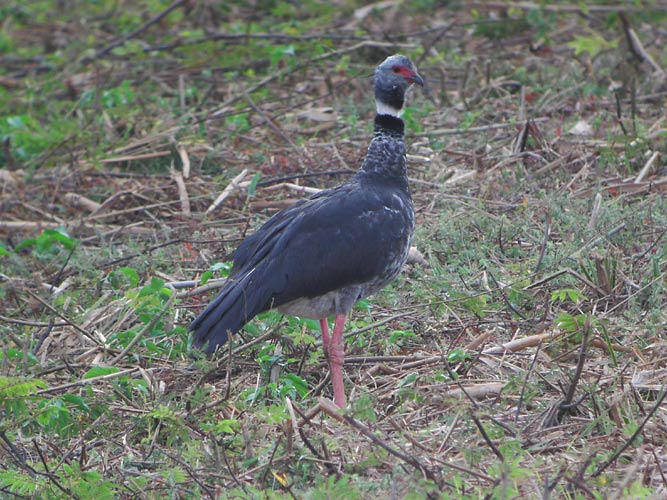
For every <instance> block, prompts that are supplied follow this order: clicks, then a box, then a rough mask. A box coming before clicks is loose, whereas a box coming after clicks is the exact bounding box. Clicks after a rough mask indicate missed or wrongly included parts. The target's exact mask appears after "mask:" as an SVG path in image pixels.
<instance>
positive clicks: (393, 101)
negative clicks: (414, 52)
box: [374, 54, 424, 116]
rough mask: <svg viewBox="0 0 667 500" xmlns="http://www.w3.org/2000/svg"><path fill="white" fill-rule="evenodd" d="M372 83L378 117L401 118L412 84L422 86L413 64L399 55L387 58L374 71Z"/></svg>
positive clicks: (422, 81)
mask: <svg viewBox="0 0 667 500" xmlns="http://www.w3.org/2000/svg"><path fill="white" fill-rule="evenodd" d="M374 82H375V104H376V105H377V112H378V114H379V115H392V116H401V113H402V112H403V105H404V104H405V94H406V93H407V91H408V89H410V87H412V84H413V83H416V84H417V85H419V86H421V87H423V86H424V79H423V78H422V77H421V76H420V75H419V73H417V68H416V67H415V65H414V64H413V62H412V61H411V60H410V59H408V58H407V57H405V56H402V55H400V54H397V55H393V56H389V57H387V58H386V59H385V60H384V61H383V62H382V64H380V65H379V66H378V67H377V68H376V69H375V76H374Z"/></svg>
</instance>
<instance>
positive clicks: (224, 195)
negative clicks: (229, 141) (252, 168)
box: [206, 168, 248, 215]
mask: <svg viewBox="0 0 667 500" xmlns="http://www.w3.org/2000/svg"><path fill="white" fill-rule="evenodd" d="M246 175H248V169H247V168H244V169H243V170H242V171H241V173H240V174H238V175H237V176H236V177H234V178H233V179H232V180H231V182H230V183H229V184H227V187H226V188H225V189H223V191H222V193H220V195H219V196H218V197H217V198H216V199H215V201H214V202H213V203H211V206H210V207H208V208H207V209H206V215H209V214H210V213H211V212H213V211H214V210H215V209H217V208H218V207H219V206H220V205H222V202H223V201H225V199H227V197H228V196H229V195H230V194H232V191H234V190H235V189H236V188H237V187H238V185H239V183H240V182H241V181H242V180H243V178H244V177H245V176H246Z"/></svg>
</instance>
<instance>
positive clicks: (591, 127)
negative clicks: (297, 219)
mask: <svg viewBox="0 0 667 500" xmlns="http://www.w3.org/2000/svg"><path fill="white" fill-rule="evenodd" d="M614 5H616V4H613V3H607V4H603V3H599V2H595V3H584V2H578V3H565V2H535V3H530V2H502V1H499V2H491V1H488V2H462V3H459V2H455V1H452V2H437V1H430V0H420V1H416V2H398V1H393V0H390V1H387V2H379V3H376V4H363V3H360V2H355V1H334V2H331V3H326V4H325V3H320V2H312V1H306V2H302V3H300V4H297V3H292V2H281V1H274V0H261V1H257V2H253V3H252V4H249V3H248V2H245V1H244V2H240V1H230V2H212V1H208V0H203V1H194V0H176V1H174V2H173V3H171V4H170V3H169V2H166V1H163V0H148V1H145V2H126V1H123V0H120V1H117V2H84V1H81V0H62V1H59V2H52V1H41V2H28V3H25V2H18V1H13V0H9V2H5V3H4V4H3V5H2V6H0V19H2V24H1V25H0V26H1V28H0V30H1V31H0V140H1V141H2V144H1V145H0V146H1V147H0V186H1V187H2V190H1V192H0V286H1V288H0V301H1V306H0V347H1V352H0V356H1V357H2V374H1V375H0V403H1V404H2V411H1V412H0V446H1V448H2V453H1V454H0V457H1V458H0V491H2V495H5V496H6V497H7V498H90V497H93V496H94V497H96V498H98V499H101V498H128V499H129V498H164V497H170V498H276V499H283V498H285V499H287V498H312V499H320V498H331V499H334V498H392V499H393V498H396V499H397V498H456V499H468V498H471V499H472V498H545V499H546V498H661V497H664V496H665V495H667V478H666V477H665V468H666V467H667V456H666V455H665V443H666V442H667V411H666V408H667V407H665V405H664V404H663V400H664V397H665V393H664V391H663V387H664V386H665V379H666V378H667V366H666V361H665V360H666V359H667V347H666V346H667V344H666V342H665V323H666V315H667V313H665V311H666V296H665V292H664V289H665V281H666V277H667V245H666V244H665V234H666V233H667V202H666V201H665V199H664V195H663V193H664V191H665V190H667V168H666V160H665V153H666V152H667V151H666V149H667V148H666V147H665V137H666V136H667V129H666V128H665V115H664V105H665V99H666V98H667V81H666V78H667V76H666V73H665V69H664V68H667V55H666V54H665V51H664V47H665V45H666V44H667V31H665V29H664V26H665V21H667V9H661V8H658V7H657V6H658V5H659V2H651V1H644V2H632V3H623V4H622V6H618V7H617V6H614ZM396 52H401V53H404V54H406V55H408V56H409V57H411V58H412V60H413V61H415V63H416V64H417V66H418V68H419V71H420V73H421V74H422V75H423V76H424V77H425V79H426V80H427V87H426V89H425V90H424V91H423V92H421V91H419V90H417V91H416V92H414V93H413V94H412V95H411V97H410V101H409V104H408V109H407V111H406V113H405V117H404V118H405V121H406V129H407V138H406V140H407V143H408V153H409V164H410V183H411V189H412V193H413V197H414V202H415V208H416V212H417V224H418V229H417V233H416V236H415V241H414V246H415V249H416V250H417V251H418V252H419V253H415V254H414V258H413V259H412V261H411V263H410V264H409V265H408V266H407V267H406V268H405V270H404V272H403V273H402V275H401V276H400V278H399V279H398V280H397V281H396V282H395V283H394V284H392V285H391V286H389V287H388V288H387V289H386V290H385V291H383V292H382V293H381V294H379V295H377V296H376V297H373V298H371V299H367V300H365V301H363V302H362V303H360V304H359V305H358V306H357V308H356V309H355V310H354V312H353V314H352V318H351V321H350V324H349V326H348V331H347V337H346V338H347V342H346V351H347V359H346V366H345V372H346V380H345V383H346V389H347V392H348V394H349V399H350V407H349V408H348V409H346V410H344V411H338V410H336V409H335V408H333V407H332V406H331V404H330V402H329V398H330V397H331V396H332V394H331V388H330V385H329V382H328V373H327V368H326V367H327V365H326V363H325V362H324V360H323V357H322V353H321V342H320V340H319V337H318V335H317V331H318V328H317V323H316V322H314V321H310V320H303V319H300V318H290V317H283V316H281V315H280V314H278V313H275V312H269V313H266V314H263V315H262V316H260V317H259V318H257V319H255V320H254V321H253V322H251V323H250V324H248V325H247V326H246V327H245V329H244V331H243V332H241V333H240V334H239V335H237V336H236V337H235V338H234V339H233V343H232V344H230V346H229V349H225V352H223V353H221V354H220V355H219V356H218V357H217V358H214V359H212V360H198V361H195V360H193V359H192V358H191V357H190V356H189V355H188V331H187V326H188V324H189V322H190V321H191V320H192V319H193V318H194V317H195V316H196V314H197V313H198V312H199V311H201V310H202V308H203V307H204V306H205V304H206V303H207V302H208V300H209V299H210V298H211V297H212V296H213V295H214V294H215V291H216V290H217V289H218V288H219V286H220V283H221V282H222V281H223V280H224V276H225V275H226V273H227V272H228V271H229V266H228V262H229V256H230V255H231V252H232V251H233V249H234V248H235V246H236V245H237V244H238V242H239V241H240V240H241V239H242V238H243V236H244V235H245V234H249V233H251V232H252V231H253V230H254V229H255V228H257V227H258V226H259V225H260V224H261V223H262V222H264V221H265V220H267V218H268V217H270V216H271V215H272V214H273V213H275V212H276V211H277V210H279V209H280V208H283V207H285V206H288V205H290V204H291V203H293V202H294V201H295V200H297V199H299V198H301V197H303V196H307V195H308V193H310V192H313V191H314V190H318V189H322V188H327V187H330V186H334V185H336V184H338V183H340V182H342V181H344V180H345V179H347V178H348V177H349V176H350V175H351V174H352V173H353V172H354V171H355V170H356V168H358V166H359V164H360V162H361V160H362V159H363V156H364V154H365V149H366V145H367V144H368V142H369V140H370V137H371V134H372V118H373V114H374V105H373V101H372V93H371V92H372V84H371V78H370V76H371V74H372V71H373V68H374V67H375V65H377V64H378V63H379V62H380V61H381V60H383V59H384V58H385V57H386V56H387V55H389V54H392V53H396ZM359 248H360V251H363V241H362V242H359Z"/></svg>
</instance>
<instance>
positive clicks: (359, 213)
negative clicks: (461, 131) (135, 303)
mask: <svg viewBox="0 0 667 500" xmlns="http://www.w3.org/2000/svg"><path fill="white" fill-rule="evenodd" d="M374 83H375V100H376V104H377V110H378V114H377V115H376V117H375V134H374V137H373V140H372V141H371V144H370V146H369V148H368V152H367V154H366V158H365V160H364V162H363V164H362V166H361V168H360V170H359V171H358V172H357V173H356V174H355V175H354V176H353V177H352V178H351V179H350V180H349V181H347V182H346V183H344V184H342V185H340V186H338V187H335V188H333V189H327V190H324V191H321V192H320V193H317V194H316V195H314V196H311V197H310V198H308V199H305V200H301V201H299V202H298V203H296V204H295V205H293V206H292V207H290V208H287V209H285V210H282V211H281V212H278V213H277V214H275V215H274V216H273V217H272V218H271V219H269V220H268V221H267V222H266V223H265V224H264V225H263V226H262V227H261V228H260V229H259V230H257V232H255V233H254V234H252V235H250V236H248V237H247V238H246V239H245V240H244V241H243V242H242V243H241V245H240V246H239V247H238V249H237V250H236V252H235V253H234V255H233V268H232V272H231V273H230V276H229V281H228V282H227V283H226V284H225V286H224V287H223V289H222V290H221V292H220V293H219V295H218V296H217V297H216V298H215V299H213V301H212V302H211V303H210V304H209V305H208V307H207V308H206V309H205V310H204V311H203V312H202V313H201V314H200V315H199V316H198V317H197V318H196V319H195V320H194V321H193V323H192V324H191V325H190V329H191V330H193V331H194V335H193V346H194V347H196V348H198V349H201V350H203V351H204V352H205V353H207V354H211V353H213V352H214V351H215V350H216V349H217V348H218V347H219V346H221V345H222V344H224V343H225V342H226V341H227V338H228V335H229V333H234V332H236V331H238V330H239V329H241V328H242V327H243V325H244V324H245V323H247V322H248V321H250V320H251V319H252V318H253V317H254V316H255V315H257V314H259V313H260V312H263V311H266V310H268V309H271V308H275V309H278V310H279V311H282V312H284V313H285V314H291V315H295V316H301V317H306V318H312V319H319V320H320V325H321V327H322V336H323V343H324V347H325V352H326V353H327V355H328V357H329V363H330V368H331V372H332V383H333V385H334V399H335V402H336V404H338V405H339V406H344V405H345V395H344V391H343V382H342V371H341V370H342V369H341V366H342V363H343V344H342V330H343V327H344V322H345V318H346V316H347V314H348V313H349V312H350V310H351V309H352V306H353V305H354V304H355V302H357V301H358V300H360V299H362V298H364V297H367V296H369V295H371V294H373V293H375V292H377V291H379V290H381V289H382V288H383V287H384V286H386V285H387V284H388V283H389V282H391V281H392V280H393V279H394V278H396V276H397V275H398V273H399V272H400V270H401V268H402V267H403V265H404V264H405V261H406V259H407V255H408V249H409V248H410V243H411V241H412V235H413V232H414V224H415V220H414V210H413V207H412V199H411V197H410V193H409V189H408V180H407V170H406V163H405V144H404V141H403V128H404V127H403V121H402V120H401V119H400V114H401V110H402V108H403V105H404V100H405V93H406V91H407V90H408V88H409V87H410V86H411V85H412V84H413V83H417V84H419V85H423V84H424V82H423V80H422V78H421V77H420V76H419V74H418V73H417V70H416V68H415V67H414V65H413V64H412V62H411V61H410V60H409V59H408V58H407V57H405V56H400V55H397V56H391V57H389V58H387V59H386V60H385V61H384V62H383V63H382V64H380V66H378V68H377V69H376V71H375V76H374ZM331 315H336V323H335V327H334V332H333V335H332V343H331V344H329V333H328V324H327V321H326V318H327V317H328V316H331Z"/></svg>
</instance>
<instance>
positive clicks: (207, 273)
mask: <svg viewBox="0 0 667 500" xmlns="http://www.w3.org/2000/svg"><path fill="white" fill-rule="evenodd" d="M212 276H213V271H204V272H203V273H202V275H201V277H200V278H199V284H200V285H205V284H206V282H207V281H208V280H210V279H211V277H212Z"/></svg>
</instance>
